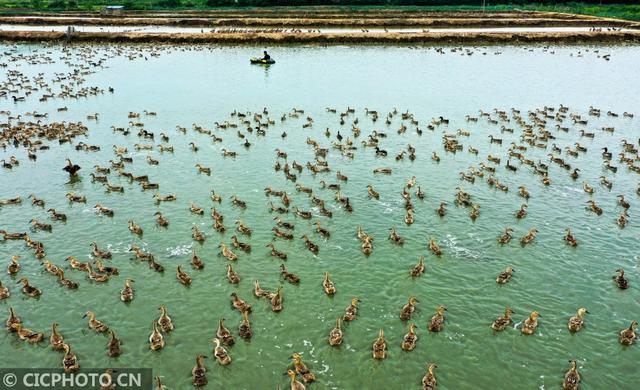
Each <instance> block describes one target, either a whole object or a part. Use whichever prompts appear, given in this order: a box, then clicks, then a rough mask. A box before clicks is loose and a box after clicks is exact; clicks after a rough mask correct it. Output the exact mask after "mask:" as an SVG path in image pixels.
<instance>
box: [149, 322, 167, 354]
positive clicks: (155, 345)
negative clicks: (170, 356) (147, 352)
mask: <svg viewBox="0 0 640 390" xmlns="http://www.w3.org/2000/svg"><path fill="white" fill-rule="evenodd" d="M151 327H152V329H153V331H152V332H151V335H150V336H149V348H151V350H152V351H159V350H161V349H162V348H164V345H165V343H164V336H163V335H162V333H160V331H159V330H158V322H157V321H153V322H151Z"/></svg>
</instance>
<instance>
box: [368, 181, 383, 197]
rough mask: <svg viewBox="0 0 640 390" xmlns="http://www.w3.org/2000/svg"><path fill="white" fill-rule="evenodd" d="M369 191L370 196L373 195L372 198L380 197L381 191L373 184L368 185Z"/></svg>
mask: <svg viewBox="0 0 640 390" xmlns="http://www.w3.org/2000/svg"><path fill="white" fill-rule="evenodd" d="M367 193H368V194H369V197H371V198H375V199H380V193H379V192H378V191H376V190H374V189H373V186H372V185H371V184H368V185H367Z"/></svg>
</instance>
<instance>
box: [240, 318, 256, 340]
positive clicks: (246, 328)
mask: <svg viewBox="0 0 640 390" xmlns="http://www.w3.org/2000/svg"><path fill="white" fill-rule="evenodd" d="M238 335H239V336H240V338H242V339H244V340H249V339H251V337H253V330H252V329H251V323H250V322H249V312H246V311H245V312H243V313H242V322H240V326H239V327H238Z"/></svg>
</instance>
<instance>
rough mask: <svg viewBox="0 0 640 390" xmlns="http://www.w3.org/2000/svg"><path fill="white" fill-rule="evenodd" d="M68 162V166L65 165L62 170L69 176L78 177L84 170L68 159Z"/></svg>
mask: <svg viewBox="0 0 640 390" xmlns="http://www.w3.org/2000/svg"><path fill="white" fill-rule="evenodd" d="M66 161H67V165H65V166H64V168H62V170H63V171H65V172H67V173H68V174H69V176H76V175H77V174H78V171H79V170H80V169H82V168H81V167H80V166H79V165H77V164H74V163H72V162H71V160H70V159H68V158H67V159H66Z"/></svg>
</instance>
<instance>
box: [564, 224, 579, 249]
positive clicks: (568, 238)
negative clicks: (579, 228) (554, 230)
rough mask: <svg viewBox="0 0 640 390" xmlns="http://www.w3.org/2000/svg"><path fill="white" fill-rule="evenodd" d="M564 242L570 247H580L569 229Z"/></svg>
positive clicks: (566, 231)
mask: <svg viewBox="0 0 640 390" xmlns="http://www.w3.org/2000/svg"><path fill="white" fill-rule="evenodd" d="M564 241H565V242H566V243H567V245H569V246H578V240H576V239H575V238H574V237H573V235H572V234H571V229H569V228H567V229H566V230H565V235H564Z"/></svg>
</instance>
